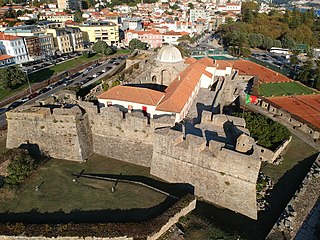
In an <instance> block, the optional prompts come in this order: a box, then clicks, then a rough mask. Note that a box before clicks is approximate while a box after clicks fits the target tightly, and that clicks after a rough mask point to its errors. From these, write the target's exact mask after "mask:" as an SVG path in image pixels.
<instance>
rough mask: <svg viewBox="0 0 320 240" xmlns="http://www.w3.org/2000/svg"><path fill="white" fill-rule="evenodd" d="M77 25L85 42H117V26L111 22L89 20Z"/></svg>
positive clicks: (115, 44) (110, 43) (114, 43)
mask: <svg viewBox="0 0 320 240" xmlns="http://www.w3.org/2000/svg"><path fill="white" fill-rule="evenodd" d="M77 27H78V28H80V30H81V31H82V33H83V39H84V41H86V42H91V43H94V42H96V41H98V40H101V41H104V42H106V43H107V44H108V45H109V46H117V45H118V44H119V27H118V25H117V24H115V23H113V22H89V23H86V24H83V25H80V26H77Z"/></svg>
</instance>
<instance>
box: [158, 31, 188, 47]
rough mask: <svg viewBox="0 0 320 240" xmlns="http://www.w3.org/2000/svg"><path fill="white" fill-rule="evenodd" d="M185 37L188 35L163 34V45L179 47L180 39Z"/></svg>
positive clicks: (171, 32) (180, 33) (179, 33)
mask: <svg viewBox="0 0 320 240" xmlns="http://www.w3.org/2000/svg"><path fill="white" fill-rule="evenodd" d="M184 35H188V33H182V32H174V31H169V32H166V33H164V34H163V43H168V44H172V45H178V44H179V41H178V39H179V38H180V37H182V36H184Z"/></svg>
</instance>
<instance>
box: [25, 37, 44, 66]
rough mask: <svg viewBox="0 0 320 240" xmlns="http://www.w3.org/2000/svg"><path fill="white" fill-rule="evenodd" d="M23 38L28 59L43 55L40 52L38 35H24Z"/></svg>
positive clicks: (31, 59)
mask: <svg viewBox="0 0 320 240" xmlns="http://www.w3.org/2000/svg"><path fill="white" fill-rule="evenodd" d="M23 40H24V43H25V45H26V49H27V52H28V56H29V60H30V61H35V60H39V59H42V58H43V57H44V56H43V55H42V53H41V48H40V40H39V37H37V36H34V37H24V38H23Z"/></svg>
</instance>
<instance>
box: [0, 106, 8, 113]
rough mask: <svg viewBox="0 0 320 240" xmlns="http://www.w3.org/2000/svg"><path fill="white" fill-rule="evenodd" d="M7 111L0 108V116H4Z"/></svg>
mask: <svg viewBox="0 0 320 240" xmlns="http://www.w3.org/2000/svg"><path fill="white" fill-rule="evenodd" d="M7 110H8V109H7V108H0V115H1V114H4V113H5V112H6V111H7Z"/></svg>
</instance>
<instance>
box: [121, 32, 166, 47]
mask: <svg viewBox="0 0 320 240" xmlns="http://www.w3.org/2000/svg"><path fill="white" fill-rule="evenodd" d="M132 39H139V40H140V41H141V42H144V43H147V44H148V46H149V48H157V47H161V46H162V43H163V34H162V33H160V32H157V31H154V30H150V31H135V30H128V31H126V32H125V45H127V46H129V43H130V41H131V40H132Z"/></svg>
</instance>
